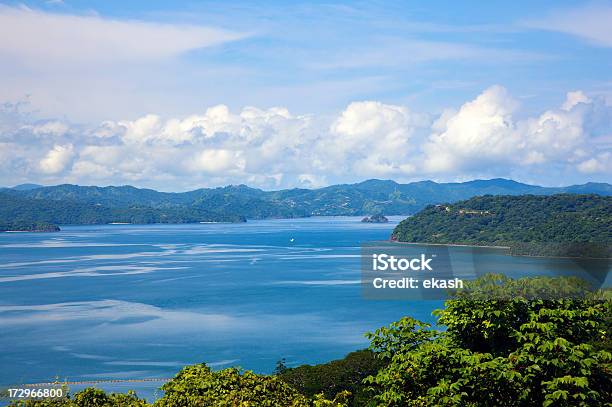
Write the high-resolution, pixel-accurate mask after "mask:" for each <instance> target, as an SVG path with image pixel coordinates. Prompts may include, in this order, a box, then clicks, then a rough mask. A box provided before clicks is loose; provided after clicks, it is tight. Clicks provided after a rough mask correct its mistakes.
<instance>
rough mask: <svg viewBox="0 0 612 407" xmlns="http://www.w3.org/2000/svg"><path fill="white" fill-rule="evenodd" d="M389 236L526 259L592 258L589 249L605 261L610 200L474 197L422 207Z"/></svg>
mask: <svg viewBox="0 0 612 407" xmlns="http://www.w3.org/2000/svg"><path fill="white" fill-rule="evenodd" d="M393 237H394V239H396V240H398V241H400V242H422V243H458V244H474V245H485V246H509V247H511V249H512V251H513V253H514V254H527V255H554V256H572V255H574V256H577V257H579V256H582V255H592V254H593V253H590V252H591V251H593V250H594V248H595V249H596V250H597V252H596V253H595V254H594V255H593V256H591V257H609V256H610V244H611V243H612V197H609V196H608V197H603V196H598V195H552V196H535V195H522V196H491V195H487V196H481V197H475V198H472V199H469V200H467V201H462V202H458V203H456V204H445V205H436V206H428V207H427V208H425V209H423V210H422V211H421V212H419V213H418V214H417V215H415V216H413V217H410V218H407V219H405V220H404V221H402V222H401V223H400V224H399V225H398V226H397V227H396V228H395V230H394V231H393ZM585 243H589V244H588V245H583V244H585ZM599 246H601V247H599ZM585 251H588V252H585Z"/></svg>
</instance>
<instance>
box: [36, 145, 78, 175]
mask: <svg viewBox="0 0 612 407" xmlns="http://www.w3.org/2000/svg"><path fill="white" fill-rule="evenodd" d="M73 157H74V149H73V147H72V144H66V145H57V144H56V145H55V146H53V149H52V150H50V151H49V152H48V153H47V155H45V157H44V158H43V159H42V160H40V170H41V171H42V172H44V173H45V174H57V173H59V172H62V171H64V170H65V169H66V167H67V166H68V164H70V162H71V161H72V158H73Z"/></svg>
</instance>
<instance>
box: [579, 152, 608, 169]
mask: <svg viewBox="0 0 612 407" xmlns="http://www.w3.org/2000/svg"><path fill="white" fill-rule="evenodd" d="M578 170H579V171H580V172H583V173H585V174H593V173H598V172H601V173H608V174H609V173H610V172H612V154H610V153H609V152H605V153H601V154H598V155H597V157H593V158H590V159H588V160H586V161H583V162H581V163H580V164H578Z"/></svg>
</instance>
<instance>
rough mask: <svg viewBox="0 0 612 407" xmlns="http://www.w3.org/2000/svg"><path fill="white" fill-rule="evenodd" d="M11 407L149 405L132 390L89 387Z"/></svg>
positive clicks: (129, 406)
mask: <svg viewBox="0 0 612 407" xmlns="http://www.w3.org/2000/svg"><path fill="white" fill-rule="evenodd" d="M10 406H11V407H148V406H150V405H149V404H147V403H146V401H144V400H142V399H139V398H138V397H137V396H136V394H135V393H134V392H132V391H130V392H128V393H127V394H122V393H106V392H104V391H103V390H100V389H96V388H93V387H89V388H87V389H84V390H81V391H80V392H77V393H75V394H74V396H72V397H66V398H60V399H45V400H25V401H17V402H14V403H12V404H10Z"/></svg>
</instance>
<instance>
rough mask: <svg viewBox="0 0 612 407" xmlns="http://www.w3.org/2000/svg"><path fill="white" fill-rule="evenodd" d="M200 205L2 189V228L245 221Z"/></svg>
mask: <svg viewBox="0 0 612 407" xmlns="http://www.w3.org/2000/svg"><path fill="white" fill-rule="evenodd" d="M244 220H245V219H244V218H243V217H241V216H238V215H226V214H222V213H214V212H209V211H206V210H202V209H197V208H151V207H138V206H130V207H118V208H112V207H106V206H102V205H98V204H91V203H82V202H77V201H71V200H65V201H52V200H49V199H34V198H27V197H23V196H20V195H14V194H8V193H2V192H0V231H4V230H28V231H53V230H58V227H57V226H56V225H58V224H60V225H61V224H79V225H90V224H105V223H112V222H121V223H194V222H243V221H244Z"/></svg>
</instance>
